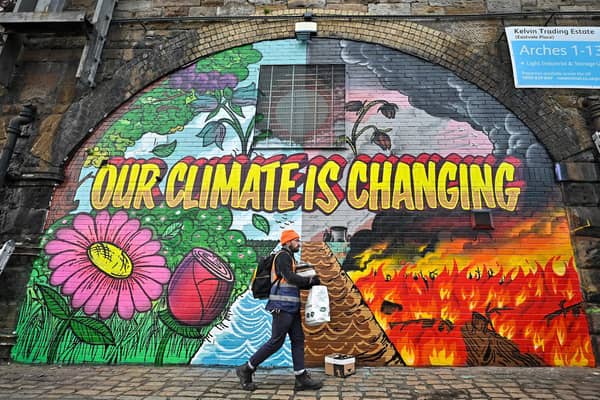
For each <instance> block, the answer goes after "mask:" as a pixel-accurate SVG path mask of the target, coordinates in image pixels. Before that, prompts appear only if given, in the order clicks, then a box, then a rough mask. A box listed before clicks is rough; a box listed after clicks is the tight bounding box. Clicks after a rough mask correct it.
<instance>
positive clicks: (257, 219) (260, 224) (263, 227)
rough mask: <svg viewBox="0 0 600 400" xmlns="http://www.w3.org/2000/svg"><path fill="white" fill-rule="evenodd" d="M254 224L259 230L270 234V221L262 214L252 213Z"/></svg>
mask: <svg viewBox="0 0 600 400" xmlns="http://www.w3.org/2000/svg"><path fill="white" fill-rule="evenodd" d="M252 225H254V227H255V228H256V229H258V230H259V231H261V232H264V233H265V234H266V235H268V234H269V231H270V230H271V226H270V225H269V221H268V220H267V219H266V218H265V217H263V216H262V215H260V214H254V215H252Z"/></svg>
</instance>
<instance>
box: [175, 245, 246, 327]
mask: <svg viewBox="0 0 600 400" xmlns="http://www.w3.org/2000/svg"><path fill="white" fill-rule="evenodd" d="M233 283H234V276H233V273H232V272H231V269H230V268H229V266H228V265H227V264H226V263H225V262H224V261H223V260H222V259H221V258H220V257H219V256H218V255H216V254H214V253H213V252H211V251H210V250H207V249H203V248H195V249H193V250H192V251H191V252H190V253H189V254H188V255H187V256H186V257H185V258H184V259H183V261H181V263H180V264H179V266H178V267H177V269H176V270H175V272H174V273H173V276H172V278H171V282H170V283H169V289H168V295H167V300H168V303H169V309H170V310H171V314H173V317H174V318H175V319H176V320H177V321H179V322H180V323H182V324H185V325H191V326H198V327H199V326H206V325H208V324H210V323H211V322H212V321H213V320H214V319H215V318H216V317H217V316H218V315H219V314H220V313H221V312H222V311H223V308H224V307H225V304H227V301H228V300H229V296H230V295H231V291H232V289H233Z"/></svg>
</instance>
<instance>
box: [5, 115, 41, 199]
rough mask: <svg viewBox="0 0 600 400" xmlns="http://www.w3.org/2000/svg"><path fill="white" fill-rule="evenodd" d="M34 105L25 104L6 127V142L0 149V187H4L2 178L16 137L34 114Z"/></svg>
mask: <svg viewBox="0 0 600 400" xmlns="http://www.w3.org/2000/svg"><path fill="white" fill-rule="evenodd" d="M35 111H36V110H35V106H34V105H33V104H25V105H24V106H23V109H22V110H21V112H20V113H19V116H18V117H15V118H13V119H11V120H10V122H9V123H8V128H7V129H6V143H5V144H4V148H3V149H2V155H1V156H0V188H1V187H4V178H5V177H6V173H7V172H8V165H9V164H10V159H11V158H12V154H13V151H14V150H15V145H16V144H17V139H18V138H19V136H20V135H21V127H22V126H23V125H27V124H30V123H31V122H32V121H33V117H34V116H35Z"/></svg>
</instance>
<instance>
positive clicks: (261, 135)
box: [254, 129, 273, 143]
mask: <svg viewBox="0 0 600 400" xmlns="http://www.w3.org/2000/svg"><path fill="white" fill-rule="evenodd" d="M271 136H273V131H272V130H270V129H265V130H262V131H260V133H259V134H258V135H256V136H254V142H255V143H256V142H260V141H261V140H265V139H268V138H270V137H271Z"/></svg>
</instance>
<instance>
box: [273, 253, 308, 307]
mask: <svg viewBox="0 0 600 400" xmlns="http://www.w3.org/2000/svg"><path fill="white" fill-rule="evenodd" d="M277 276H279V277H280V280H279V281H276V278H277ZM310 280H311V279H310V278H305V277H303V276H300V275H298V274H296V259H295V258H294V254H293V253H292V252H291V251H290V250H288V249H287V248H285V247H284V248H283V249H281V250H280V251H279V253H277V256H276V257H275V260H274V261H273V268H272V269H271V282H272V283H273V284H272V285H271V292H270V294H269V301H268V302H267V305H266V309H267V310H268V311H273V310H282V311H286V312H289V313H297V312H298V311H300V289H309V288H310Z"/></svg>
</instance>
